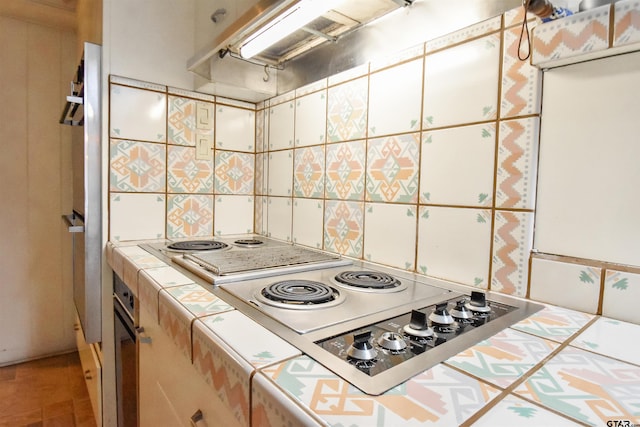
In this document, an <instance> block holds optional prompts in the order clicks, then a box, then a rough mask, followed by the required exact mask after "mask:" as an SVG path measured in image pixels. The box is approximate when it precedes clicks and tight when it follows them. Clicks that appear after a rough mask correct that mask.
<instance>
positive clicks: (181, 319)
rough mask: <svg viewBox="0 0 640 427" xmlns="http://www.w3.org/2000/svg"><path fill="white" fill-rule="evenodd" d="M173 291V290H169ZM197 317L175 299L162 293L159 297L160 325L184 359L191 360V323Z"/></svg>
mask: <svg viewBox="0 0 640 427" xmlns="http://www.w3.org/2000/svg"><path fill="white" fill-rule="evenodd" d="M167 289H171V288H167ZM193 319H195V316H194V315H193V314H192V313H191V312H190V311H188V310H187V309H186V308H185V307H183V306H182V304H180V303H179V302H178V301H177V300H176V299H175V298H173V297H172V296H171V295H170V294H168V293H167V292H166V289H163V290H161V291H160V294H159V296H158V323H159V325H160V327H161V328H162V330H163V331H164V332H165V333H166V334H167V335H168V336H169V338H170V339H171V341H173V343H174V344H175V346H176V347H178V350H179V351H180V353H182V355H184V357H186V358H187V359H189V360H191V322H192V321H193Z"/></svg>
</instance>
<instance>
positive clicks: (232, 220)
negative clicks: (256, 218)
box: [213, 195, 254, 236]
mask: <svg viewBox="0 0 640 427" xmlns="http://www.w3.org/2000/svg"><path fill="white" fill-rule="evenodd" d="M253 203H254V197H253V196H246V195H243V196H216V200H215V204H214V209H215V214H214V215H213V224H214V233H215V234H216V236H222V235H226V234H242V233H252V232H253Z"/></svg>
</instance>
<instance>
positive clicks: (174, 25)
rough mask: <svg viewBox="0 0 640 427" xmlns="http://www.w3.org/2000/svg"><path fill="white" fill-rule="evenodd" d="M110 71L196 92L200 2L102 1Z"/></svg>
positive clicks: (106, 69)
mask: <svg viewBox="0 0 640 427" xmlns="http://www.w3.org/2000/svg"><path fill="white" fill-rule="evenodd" d="M103 3H104V18H103V27H104V32H103V42H104V45H105V47H106V49H105V50H104V52H103V54H104V59H103V61H104V64H105V72H106V73H107V75H108V74H115V75H120V76H127V77H129V78H134V79H139V80H144V81H149V82H162V83H163V84H166V85H171V86H175V87H180V88H185V89H193V75H192V74H191V73H190V72H189V71H187V67H186V64H187V60H188V59H189V58H190V57H191V56H192V55H193V50H194V37H195V36H194V31H193V26H194V19H195V18H194V17H195V2H192V1H187V2H185V1H183V0H136V1H129V0H103Z"/></svg>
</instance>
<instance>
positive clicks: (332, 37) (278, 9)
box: [187, 0, 414, 71]
mask: <svg viewBox="0 0 640 427" xmlns="http://www.w3.org/2000/svg"><path fill="white" fill-rule="evenodd" d="M318 1H322V0H318ZM413 1H414V0H344V1H342V2H338V4H337V5H336V6H335V7H334V8H332V9H330V10H329V11H327V12H326V13H324V14H323V15H322V16H320V17H318V18H316V19H314V20H312V21H311V22H310V23H308V24H307V25H305V26H304V27H302V28H301V29H299V30H297V31H294V32H293V33H292V34H290V35H289V36H287V37H285V38H284V39H282V40H281V41H279V42H277V43H275V44H274V45H272V46H271V47H269V48H268V49H267V50H265V51H263V52H262V53H261V54H260V55H259V56H258V57H257V59H258V60H259V61H262V62H264V63H265V64H270V65H273V66H278V65H280V64H283V63H285V62H286V61H288V60H290V59H292V58H295V57H296V56H298V55H301V54H302V53H304V52H307V51H308V50H310V49H312V48H314V47H316V46H319V45H320V44H322V43H326V42H328V41H337V40H338V38H339V37H341V36H342V35H344V34H346V33H347V32H350V31H354V30H355V29H357V28H359V27H361V26H362V25H365V24H367V23H369V22H371V21H373V20H375V19H377V18H380V17H381V16H384V15H386V14H388V13H389V12H392V11H394V10H396V9H398V8H400V7H403V6H408V5H410V4H411V3H413ZM300 2H301V0H259V1H258V2H257V3H256V4H255V5H254V6H253V7H251V8H250V9H249V10H247V11H246V12H245V13H244V14H242V15H241V16H240V17H238V19H236V20H235V21H234V22H232V23H231V24H229V25H228V26H227V27H226V29H225V30H224V31H223V32H222V33H221V34H220V36H219V37H217V38H216V40H213V41H212V42H211V43H209V44H208V45H207V46H205V47H204V48H203V49H201V50H200V51H199V52H197V53H196V55H194V56H193V57H192V58H191V59H190V60H189V62H188V64H187V68H188V69H189V70H190V71H194V70H196V69H197V68H198V67H199V66H201V65H202V64H203V63H204V62H206V61H207V60H208V59H209V58H211V57H212V56H214V55H225V54H227V53H232V54H239V48H240V46H241V45H242V44H243V43H244V42H245V41H246V40H247V38H249V37H250V36H251V35H252V34H254V33H255V32H256V31H258V30H260V29H261V28H264V27H265V26H267V25H269V24H270V23H271V22H273V21H275V20H277V19H278V17H279V16H281V15H282V14H284V13H286V12H287V11H288V10H290V9H291V8H294V7H295V6H296V5H297V4H299V3H300ZM225 14H226V10H225V9H218V10H216V11H212V12H211V17H212V18H211V19H212V21H214V23H212V25H215V24H217V22H216V21H218V20H220V22H221V23H222V22H224V20H223V18H224V16H225Z"/></svg>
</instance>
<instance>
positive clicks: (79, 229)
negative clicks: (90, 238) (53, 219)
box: [62, 214, 84, 233]
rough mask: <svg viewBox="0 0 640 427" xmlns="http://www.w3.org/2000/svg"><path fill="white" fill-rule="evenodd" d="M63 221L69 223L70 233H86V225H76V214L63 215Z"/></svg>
mask: <svg viewBox="0 0 640 427" xmlns="http://www.w3.org/2000/svg"><path fill="white" fill-rule="evenodd" d="M62 219H63V220H64V222H66V223H67V230H68V231H69V233H84V224H82V225H78V224H76V219H79V218H77V217H76V216H75V215H74V214H68V215H62Z"/></svg>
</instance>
